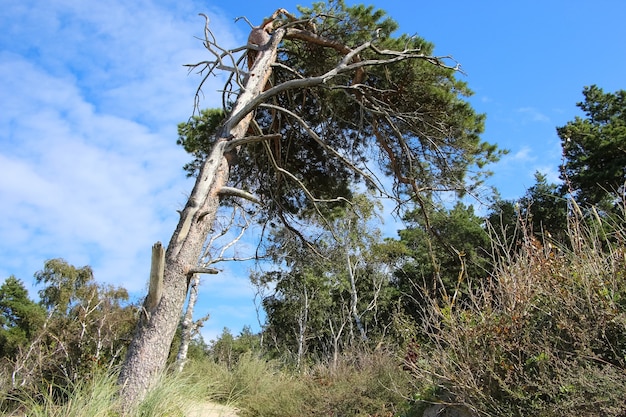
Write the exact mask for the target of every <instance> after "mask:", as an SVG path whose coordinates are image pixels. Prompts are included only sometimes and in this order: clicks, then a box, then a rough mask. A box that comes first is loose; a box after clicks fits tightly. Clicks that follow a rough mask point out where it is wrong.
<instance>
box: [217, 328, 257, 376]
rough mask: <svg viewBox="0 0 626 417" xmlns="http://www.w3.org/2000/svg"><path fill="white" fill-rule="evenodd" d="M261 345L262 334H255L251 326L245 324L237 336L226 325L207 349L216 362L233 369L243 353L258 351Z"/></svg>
mask: <svg viewBox="0 0 626 417" xmlns="http://www.w3.org/2000/svg"><path fill="white" fill-rule="evenodd" d="M260 347H261V346H260V336H259V335H258V334H254V333H253V332H252V330H251V329H250V326H244V328H243V329H242V330H241V333H240V334H239V336H237V337H235V336H233V334H232V333H231V331H230V329H228V328H226V327H225V328H224V329H223V330H222V334H221V335H220V336H219V337H218V338H217V339H216V340H211V342H210V346H209V347H208V349H207V350H208V354H209V356H210V357H211V358H212V359H213V360H214V361H215V362H216V363H219V364H222V365H225V366H226V367H227V368H228V369H231V368H232V367H233V366H234V365H235V364H236V363H237V362H238V361H239V358H240V357H241V356H242V355H245V354H249V353H251V352H258V351H259V350H260Z"/></svg>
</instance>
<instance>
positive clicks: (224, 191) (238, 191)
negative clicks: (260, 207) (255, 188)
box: [218, 187, 261, 204]
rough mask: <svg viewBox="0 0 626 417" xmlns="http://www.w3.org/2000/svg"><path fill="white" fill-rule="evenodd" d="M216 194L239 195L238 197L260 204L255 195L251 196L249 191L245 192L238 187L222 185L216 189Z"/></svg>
mask: <svg viewBox="0 0 626 417" xmlns="http://www.w3.org/2000/svg"><path fill="white" fill-rule="evenodd" d="M218 194H220V195H226V196H231V197H239V198H243V199H246V200H248V201H250V202H252V203H255V204H261V202H260V201H259V199H258V198H256V197H255V196H253V195H252V194H250V193H249V192H247V191H245V190H241V189H239V188H233V187H222V188H220V190H219V191H218Z"/></svg>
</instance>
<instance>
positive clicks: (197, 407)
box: [185, 402, 238, 417]
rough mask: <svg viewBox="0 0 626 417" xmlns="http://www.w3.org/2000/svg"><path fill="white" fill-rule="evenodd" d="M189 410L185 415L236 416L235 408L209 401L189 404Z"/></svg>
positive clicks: (196, 416)
mask: <svg viewBox="0 0 626 417" xmlns="http://www.w3.org/2000/svg"><path fill="white" fill-rule="evenodd" d="M189 410H191V411H189V412H187V413H185V417H238V414H237V409H236V408H233V407H229V406H226V405H222V404H216V403H211V402H202V403H197V404H193V405H190V406H189Z"/></svg>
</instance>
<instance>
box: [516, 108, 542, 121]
mask: <svg viewBox="0 0 626 417" xmlns="http://www.w3.org/2000/svg"><path fill="white" fill-rule="evenodd" d="M517 112H518V113H519V114H521V115H522V117H523V118H524V119H525V120H527V121H531V122H546V123H550V117H548V116H547V115H545V114H544V113H542V112H541V111H540V110H538V109H536V108H534V107H522V108H520V109H518V110H517Z"/></svg>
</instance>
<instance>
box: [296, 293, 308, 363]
mask: <svg viewBox="0 0 626 417" xmlns="http://www.w3.org/2000/svg"><path fill="white" fill-rule="evenodd" d="M303 287H304V305H303V306H302V307H301V309H300V316H299V317H298V359H297V364H296V365H297V367H298V369H300V365H301V364H302V357H303V356H304V342H305V337H306V332H307V325H308V321H309V292H308V291H307V288H306V284H304V285H303Z"/></svg>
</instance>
